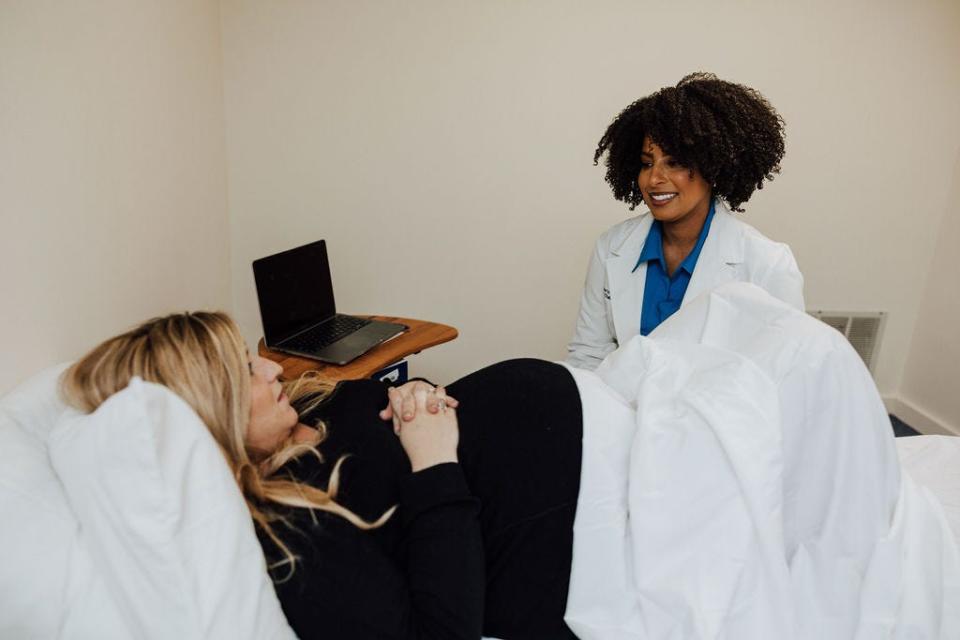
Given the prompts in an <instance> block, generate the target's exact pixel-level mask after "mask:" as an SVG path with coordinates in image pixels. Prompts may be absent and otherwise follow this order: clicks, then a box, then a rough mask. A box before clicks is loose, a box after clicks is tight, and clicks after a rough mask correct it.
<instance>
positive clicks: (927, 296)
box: [898, 155, 960, 435]
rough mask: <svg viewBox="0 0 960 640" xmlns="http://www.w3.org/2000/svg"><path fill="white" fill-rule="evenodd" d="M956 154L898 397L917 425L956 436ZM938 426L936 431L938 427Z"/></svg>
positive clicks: (959, 352)
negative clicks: (947, 196)
mask: <svg viewBox="0 0 960 640" xmlns="http://www.w3.org/2000/svg"><path fill="white" fill-rule="evenodd" d="M958 202H960V155H958V156H957V162H956V164H955V165H954V172H953V190H952V191H951V193H950V198H949V200H948V203H947V206H946V207H945V208H944V209H945V210H944V213H943V216H942V222H941V223H940V226H939V229H938V232H937V246H936V249H935V250H934V253H933V260H932V262H931V265H930V273H929V276H928V277H927V280H926V286H925V287H924V295H923V299H922V300H921V302H920V306H919V314H918V319H917V323H916V326H915V328H914V331H913V341H912V342H911V344H910V355H909V357H908V358H907V364H906V368H905V370H904V375H903V385H902V387H901V389H900V393H899V394H898V395H899V400H900V403H901V407H899V408H900V409H901V412H900V413H898V415H900V417H901V418H903V419H904V420H907V421H908V422H909V423H910V424H913V425H918V426H917V428H922V427H928V428H930V429H931V430H934V429H936V430H939V431H943V432H946V433H954V434H956V435H960V330H958V327H960V284H958V282H957V277H958V276H960V215H958V214H957V203H958ZM937 427H939V429H937Z"/></svg>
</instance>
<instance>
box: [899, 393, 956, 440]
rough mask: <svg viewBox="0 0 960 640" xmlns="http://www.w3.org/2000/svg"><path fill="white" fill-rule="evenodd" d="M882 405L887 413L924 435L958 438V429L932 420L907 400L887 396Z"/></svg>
mask: <svg viewBox="0 0 960 640" xmlns="http://www.w3.org/2000/svg"><path fill="white" fill-rule="evenodd" d="M883 404H884V405H885V406H886V407H887V412H888V413H892V414H893V415H895V416H897V417H898V418H900V419H901V420H903V421H904V422H906V423H907V424H908V425H910V426H911V427H913V428H914V429H916V430H917V431H919V432H920V433H922V434H924V435H928V436H935V435H940V436H960V427H957V426H955V425H949V424H947V423H946V422H944V421H943V420H938V419H937V418H934V417H933V416H931V415H930V414H929V413H926V412H925V411H923V410H922V409H920V408H919V407H917V406H916V405H915V404H912V403H911V402H909V401H908V400H904V399H903V398H896V397H892V396H887V397H884V399H883Z"/></svg>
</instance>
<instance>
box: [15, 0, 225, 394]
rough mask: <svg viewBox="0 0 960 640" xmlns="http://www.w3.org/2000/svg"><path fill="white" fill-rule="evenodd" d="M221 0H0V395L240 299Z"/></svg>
mask: <svg viewBox="0 0 960 640" xmlns="http://www.w3.org/2000/svg"><path fill="white" fill-rule="evenodd" d="M219 29H220V24H219V7H218V4H217V3H216V2H213V1H210V2H187V1H183V2H159V3H130V2H126V1H119V0H118V1H116V2H76V3H75V2H56V1H44V0H22V1H9V0H7V1H4V2H2V3H0V265H2V266H0V305H2V313H0V335H2V336H3V338H2V340H3V347H4V349H3V351H4V355H3V357H2V359H0V363H2V364H0V392H2V391H4V390H6V389H8V388H9V387H10V386H12V385H13V384H15V383H16V382H17V381H19V380H20V379H22V378H24V377H26V376H27V375H28V374H30V373H32V372H34V371H36V370H39V369H41V368H43V367H45V366H47V365H49V364H52V363H54V362H57V361H61V360H64V359H68V358H74V357H76V356H78V355H80V354H81V353H82V352H83V351H85V350H86V349H88V348H89V347H92V346H93V344H94V343H95V342H97V341H99V340H101V339H102V338H105V337H107V336H108V335H110V334H112V333H115V332H117V331H119V330H121V329H123V328H125V327H127V326H129V325H131V324H132V323H135V322H138V321H140V320H143V319H145V318H146V317H148V316H151V315H154V314H161V313H167V312H171V311H176V310H183V309H188V308H197V307H224V308H226V307H229V306H230V303H231V296H230V280H229V275H228V274H229V272H228V269H229V245H228V238H227V235H226V229H227V226H228V221H227V207H226V181H225V164H226V160H225V156H224V143H223V133H224V130H223V101H222V89H221V66H220V55H221V50H220V38H219V33H220V32H219Z"/></svg>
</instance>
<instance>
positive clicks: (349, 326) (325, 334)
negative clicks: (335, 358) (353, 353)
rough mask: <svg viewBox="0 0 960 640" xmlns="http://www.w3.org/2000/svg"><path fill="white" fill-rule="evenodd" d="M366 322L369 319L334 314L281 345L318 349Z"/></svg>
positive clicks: (302, 348)
mask: <svg viewBox="0 0 960 640" xmlns="http://www.w3.org/2000/svg"><path fill="white" fill-rule="evenodd" d="M368 324H370V320H367V319H365V318H355V317H353V316H341V315H336V316H334V317H333V319H332V320H328V321H327V322H324V323H323V324H320V325H317V326H316V327H314V328H312V329H310V330H309V331H304V332H303V333H301V334H300V335H298V336H295V337H293V338H290V339H289V340H287V341H286V342H285V343H284V344H283V346H284V347H287V348H288V349H297V350H298V351H319V350H320V349H323V348H324V347H326V346H327V345H331V344H333V343H334V342H336V341H337V340H339V339H340V338H343V337H344V336H348V335H350V334H351V333H353V332H354V331H356V330H357V329H359V328H361V327H364V326H366V325H368Z"/></svg>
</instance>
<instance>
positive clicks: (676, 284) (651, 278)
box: [631, 201, 716, 336]
mask: <svg viewBox="0 0 960 640" xmlns="http://www.w3.org/2000/svg"><path fill="white" fill-rule="evenodd" d="M715 210H716V205H715V204H714V203H713V202H712V201H711V202H710V211H709V212H708V213H707V219H706V220H704V222H703V229H701V230H700V236H699V237H698V238H697V244H696V246H694V247H693V251H691V252H690V255H688V256H687V257H686V258H684V260H683V262H681V263H680V267H679V268H677V270H676V271H674V272H673V277H670V276H668V275H667V261H666V260H665V259H664V257H663V229H662V225H661V224H660V221H659V220H654V221H653V224H652V225H650V231H649V232H648V233H647V239H646V241H645V242H644V243H643V249H642V250H641V251H640V257H639V258H638V259H637V264H636V265H635V266H634V267H633V271H636V270H637V269H638V268H639V267H640V265H641V264H643V263H644V262H646V263H647V281H646V285H645V286H644V289H643V309H642V311H641V313H640V335H642V336H645V335H647V334H648V333H650V332H651V331H653V330H654V329H656V328H657V327H658V326H659V325H660V323H661V322H663V321H664V320H666V319H667V318H669V317H670V316H672V315H673V314H674V313H676V311H677V309H679V308H680V303H681V302H683V295H684V294H685V293H686V292H687V285H689V284H690V276H692V275H693V270H694V268H696V266H697V259H698V258H699V257H700V250H701V249H703V243H704V241H705V240H706V239H707V234H708V233H710V223H711V222H712V221H713V214H714V211H715ZM631 273H632V271H631Z"/></svg>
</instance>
